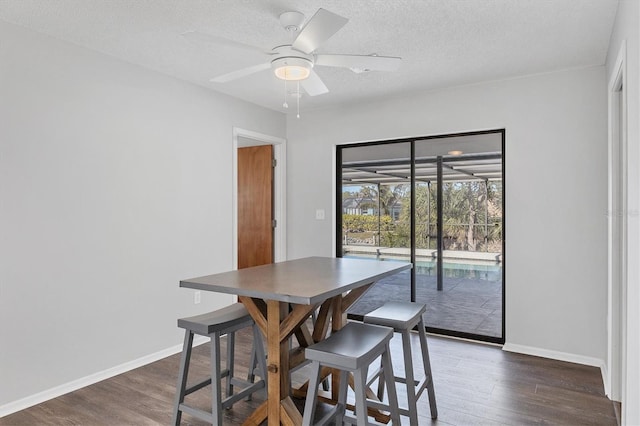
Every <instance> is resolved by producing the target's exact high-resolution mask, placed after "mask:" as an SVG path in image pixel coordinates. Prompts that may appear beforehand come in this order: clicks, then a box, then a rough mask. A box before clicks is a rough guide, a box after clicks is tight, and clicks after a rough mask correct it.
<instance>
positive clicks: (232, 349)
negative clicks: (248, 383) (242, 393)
mask: <svg viewBox="0 0 640 426" xmlns="http://www.w3.org/2000/svg"><path fill="white" fill-rule="evenodd" d="M235 354H236V333H235V332H234V331H231V332H229V333H227V371H228V374H227V381H226V386H225V390H226V391H227V396H231V395H233V383H231V378H232V377H234V370H235Z"/></svg>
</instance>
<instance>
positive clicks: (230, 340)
mask: <svg viewBox="0 0 640 426" xmlns="http://www.w3.org/2000/svg"><path fill="white" fill-rule="evenodd" d="M178 327H180V328H184V329H185V339H184V346H183V349H182V356H181V358H180V370H179V372H178V386H177V392H176V399H175V404H174V407H173V420H172V424H174V425H179V424H180V421H181V418H182V413H183V412H185V413H188V414H191V415H192V416H195V417H197V418H199V419H200V420H204V421H206V422H209V423H211V424H216V425H220V424H222V413H223V410H224V409H225V408H230V407H232V406H233V404H234V403H236V402H237V401H239V400H240V399H242V398H245V397H249V398H250V397H251V395H252V394H253V393H254V392H256V391H258V390H261V389H264V388H266V382H265V380H266V362H265V352H264V347H263V344H262V336H261V335H260V330H259V329H258V327H257V325H256V324H255V322H254V321H253V319H252V318H251V316H250V315H249V313H248V312H247V310H246V308H245V307H244V305H243V304H242V303H235V304H233V305H230V306H227V307H224V308H222V309H218V310H216V311H213V312H208V313H206V314H202V315H196V316H193V317H189V318H181V319H179V320H178ZM245 327H253V344H252V349H251V351H252V353H251V364H252V365H250V366H249V373H248V375H247V379H246V380H242V379H239V378H237V377H236V376H235V375H234V365H235V363H234V357H235V332H236V331H238V330H241V329H243V328H245ZM195 334H198V335H202V336H208V337H209V338H210V339H211V375H210V377H208V378H206V379H204V380H202V381H200V382H198V383H196V384H194V385H191V386H189V387H188V386H187V378H188V374H189V364H190V361H191V351H192V349H193V337H194V335H195ZM222 335H226V336H227V361H226V367H225V369H221V367H220V358H221V357H220V337H221V336H222ZM256 363H257V366H258V372H259V373H258V374H259V375H260V377H262V379H261V380H258V381H256V380H255V376H254V370H255V367H256ZM225 377H226V398H224V399H223V398H222V389H221V387H222V379H223V378H225ZM208 385H211V387H212V389H211V391H212V403H211V405H212V407H211V413H208V412H205V411H203V410H200V409H198V408H194V407H190V406H188V405H187V404H185V403H184V399H185V396H187V395H189V394H191V393H193V392H195V391H197V390H200V389H202V388H204V387H206V386H208ZM234 386H237V387H239V388H241V390H240V391H239V392H235V391H234Z"/></svg>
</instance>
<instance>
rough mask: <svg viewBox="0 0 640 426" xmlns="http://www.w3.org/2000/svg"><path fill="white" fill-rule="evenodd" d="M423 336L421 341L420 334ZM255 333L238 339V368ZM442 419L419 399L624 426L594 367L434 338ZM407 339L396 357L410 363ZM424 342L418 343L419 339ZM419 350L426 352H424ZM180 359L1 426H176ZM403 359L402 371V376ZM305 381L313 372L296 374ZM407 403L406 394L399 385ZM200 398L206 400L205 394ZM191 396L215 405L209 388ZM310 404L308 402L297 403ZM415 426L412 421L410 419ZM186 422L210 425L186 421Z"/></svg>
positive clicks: (466, 413)
mask: <svg viewBox="0 0 640 426" xmlns="http://www.w3.org/2000/svg"><path fill="white" fill-rule="evenodd" d="M416 337H417V336H416ZM249 338H250V334H249V333H245V332H241V333H240V334H239V336H238V339H237V340H238V343H237V345H238V348H239V354H238V358H239V359H240V361H239V364H240V365H239V366H238V370H239V371H241V372H244V371H243V369H245V371H246V364H247V363H248V359H247V357H243V356H242V353H246V352H247V351H246V350H244V351H243V350H242V349H243V348H245V349H246V348H247V347H248V345H249V344H250V341H249ZM428 339H429V347H430V352H431V365H432V369H433V374H434V379H435V389H436V397H437V402H438V411H439V417H438V420H437V421H432V420H431V416H430V413H429V404H428V402H427V398H426V395H423V396H422V398H421V399H420V401H419V408H418V411H419V416H420V424H421V425H422V424H424V425H428V424H432V423H434V424H443V425H494V424H495V425H497V424H502V425H505V424H506V425H527V424H558V425H616V424H617V422H616V414H615V411H614V406H613V404H612V402H611V401H610V400H609V399H608V398H606V397H605V396H604V392H603V387H602V379H601V375H600V371H599V370H598V369H597V368H594V367H587V366H582V365H578V364H571V363H566V362H560V361H553V360H548V359H544V358H537V357H531V356H526V355H519V354H513V353H508V352H503V351H502V350H501V349H500V348H499V347H495V346H487V345H482V344H476V343H470V342H464V341H459V340H452V339H447V338H441V337H435V336H429V337H428ZM400 343H401V342H400V341H399V338H397V337H396V338H394V339H393V342H392V344H393V348H392V350H393V351H394V355H393V360H394V361H395V360H402V355H401V352H400V351H401V345H400ZM416 344H417V339H416ZM418 352H419V351H418ZM178 361H179V355H174V356H171V357H168V358H165V359H163V360H160V361H158V362H155V363H153V364H149V365H146V366H144V367H141V368H138V369H136V370H133V371H130V372H128V373H125V374H121V375H119V376H116V377H113V378H111V379H109V380H105V381H103V382H100V383H97V384H95V385H92V386H88V387H86V388H83V389H80V390H78V391H76V392H72V393H69V394H67V395H63V396H61V397H59V398H56V399H53V400H50V401H47V402H45V403H42V404H39V405H37V406H34V407H31V408H29V409H26V410H23V411H20V412H18V413H14V414H12V415H9V416H6V417H3V418H1V419H0V425H159V424H163V425H166V424H169V423H170V421H171V410H172V404H173V397H174V392H175V382H176V377H177V369H178ZM399 362H400V361H398V362H396V364H395V366H394V369H396V368H397V370H398V372H400V371H401V368H402V367H401V365H398V364H399ZM207 372H208V345H202V346H199V347H198V348H196V349H195V350H194V357H193V360H192V368H191V376H190V377H192V378H195V377H200V376H201V375H202V376H204V375H206V374H207ZM304 379H305V368H303V369H300V370H298V371H296V372H295V373H293V380H294V382H295V383H301V382H302V381H304ZM398 390H399V398H400V400H401V401H402V398H403V392H402V389H401V388H400V387H399V388H398ZM198 394H199V395H198ZM188 398H190V400H191V401H192V404H194V405H197V406H201V407H202V408H208V407H207V404H208V398H209V393H208V390H207V389H205V390H201V391H200V392H197V393H196V394H193V395H190V396H189V397H188ZM263 398H264V396H263V395H261V394H257V395H255V396H254V398H253V400H252V401H248V402H245V401H243V402H240V403H238V404H236V405H235V406H234V407H233V408H232V409H231V410H228V411H227V412H226V413H225V421H224V424H225V425H235V424H241V423H242V420H243V419H244V418H245V417H246V416H247V415H248V414H249V413H250V412H251V411H252V410H253V409H254V408H255V407H257V406H258V405H259V404H260V402H262V401H263V400H264V399H263ZM297 403H299V404H300V405H302V403H303V402H302V401H297ZM402 423H403V424H408V420H407V418H403V419H402ZM183 424H192V425H200V424H203V423H202V422H200V421H198V420H195V419H193V418H190V417H189V416H188V415H184V416H183Z"/></svg>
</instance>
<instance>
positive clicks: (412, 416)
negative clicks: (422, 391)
mask: <svg viewBox="0 0 640 426" xmlns="http://www.w3.org/2000/svg"><path fill="white" fill-rule="evenodd" d="M401 334H402V352H403V353H404V377H405V379H406V382H407V411H408V412H409V424H410V425H411V426H417V425H418V413H417V410H416V407H417V403H418V401H417V399H416V381H415V378H414V371H413V357H412V354H411V333H410V331H409V330H402V331H401Z"/></svg>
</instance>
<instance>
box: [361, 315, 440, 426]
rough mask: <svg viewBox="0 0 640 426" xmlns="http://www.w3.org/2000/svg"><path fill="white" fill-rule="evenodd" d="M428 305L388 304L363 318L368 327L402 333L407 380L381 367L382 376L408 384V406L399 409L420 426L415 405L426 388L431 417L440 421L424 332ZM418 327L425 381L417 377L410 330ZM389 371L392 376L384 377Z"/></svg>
mask: <svg viewBox="0 0 640 426" xmlns="http://www.w3.org/2000/svg"><path fill="white" fill-rule="evenodd" d="M425 310H426V306H425V305H423V304H421V303H412V302H387V303H385V304H384V305H382V306H381V307H380V308H378V309H376V310H374V311H372V312H369V313H368V314H367V315H365V316H364V322H365V323H367V324H376V325H383V326H386V327H391V328H393V329H394V331H396V332H398V333H400V334H402V350H403V352H404V370H405V377H395V376H394V375H393V370H389V369H387V368H385V367H384V366H382V368H381V370H382V371H381V374H382V375H383V376H392V377H393V380H394V381H396V382H399V383H405V384H406V386H407V399H408V407H407V408H403V407H400V414H402V415H405V416H409V422H410V423H411V425H412V426H413V425H417V424H418V414H417V410H416V404H417V401H418V399H419V398H420V396H421V395H422V392H423V391H424V390H425V389H427V392H428V394H429V408H430V409H431V418H432V419H437V418H438V408H437V407H436V394H435V391H434V388H433V376H432V374H431V362H430V361H429V348H428V346H427V335H426V332H425V330H424V321H423V319H422V314H424V312H425ZM416 326H418V336H419V338H420V348H421V350H422V365H423V367H424V375H425V377H424V379H422V381H416V380H415V378H414V370H413V358H412V356H411V330H412V329H413V328H414V327H416ZM385 371H390V372H391V373H390V374H385ZM382 391H383V389H382V387H379V388H378V397H379V398H380V397H382V394H383V392H382Z"/></svg>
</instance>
